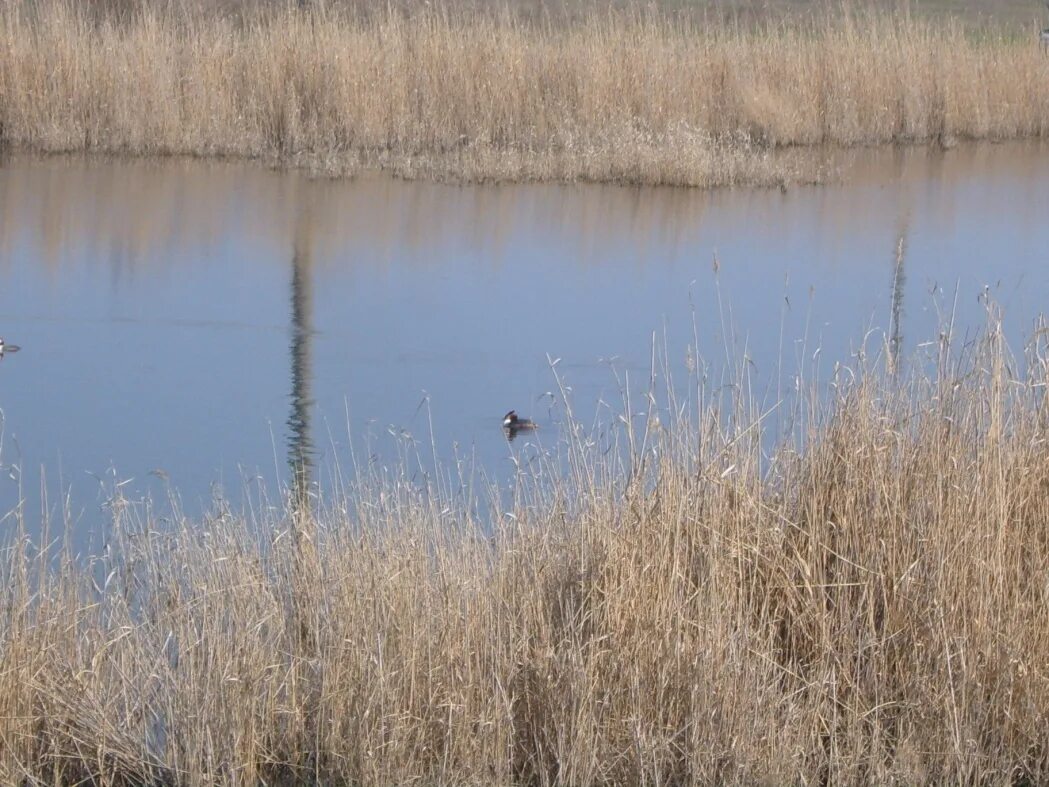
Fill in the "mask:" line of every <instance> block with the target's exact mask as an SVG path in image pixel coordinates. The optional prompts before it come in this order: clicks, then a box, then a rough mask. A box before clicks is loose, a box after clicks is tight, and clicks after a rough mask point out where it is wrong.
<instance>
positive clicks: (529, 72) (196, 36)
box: [0, 0, 1049, 185]
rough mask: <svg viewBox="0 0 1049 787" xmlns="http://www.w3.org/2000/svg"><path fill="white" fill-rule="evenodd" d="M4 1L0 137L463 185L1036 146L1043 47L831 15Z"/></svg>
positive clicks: (802, 173)
mask: <svg viewBox="0 0 1049 787" xmlns="http://www.w3.org/2000/svg"><path fill="white" fill-rule="evenodd" d="M84 7H85V6H83V5H80V4H67V3H64V2H61V0H32V1H30V0H12V1H11V2H8V3H7V4H5V5H4V6H3V9H2V10H0V141H2V142H5V143H8V144H11V145H17V146H20V147H25V148H30V149H34V150H43V151H80V150H90V151H113V152H122V153H131V154H190V155H230V156H251V157H260V158H264V159H267V160H273V161H283V162H288V163H300V164H303V163H305V164H307V165H309V166H312V167H315V168H318V169H320V170H323V171H332V172H340V171H354V170H356V169H357V168H360V167H383V168H385V169H387V170H389V171H392V172H395V173H398V174H402V175H408V176H419V175H432V176H436V177H442V178H457V179H467V180H485V179H499V180H518V179H555V180H575V179H585V180H595V181H614V182H637V183H668V184H690V185H717V184H727V183H777V182H783V181H787V180H792V179H797V178H800V179H810V178H818V177H819V176H820V172H819V169H818V166H817V164H816V163H815V162H807V161H804V160H798V159H789V158H784V157H783V156H782V155H779V153H780V152H782V151H783V150H784V149H791V148H795V147H797V146H814V145H820V144H825V143H826V144H833V145H866V144H876V143H908V142H935V143H939V144H948V145H949V144H951V143H952V142H953V141H954V140H963V139H996V140H999V139H1011V138H1016V137H1028V136H1044V135H1045V134H1046V131H1047V130H1049V58H1046V57H1044V56H1043V55H1042V53H1041V51H1040V50H1039V47H1038V45H1037V35H1036V32H1037V31H1035V32H1033V33H1032V35H1031V36H1030V37H1028V36H1022V35H1021V36H1017V35H1009V36H1006V35H999V34H996V33H994V32H988V31H987V30H981V31H980V32H979V33H973V32H966V31H965V30H964V29H963V28H962V27H961V26H960V25H959V24H952V23H950V22H948V23H943V22H935V23H934V22H931V21H927V20H923V19H920V18H917V17H912V16H907V15H892V14H886V13H880V14H860V15H850V14H847V13H838V14H833V15H830V16H827V18H826V19H825V20H823V21H812V19H809V21H806V22H796V23H791V22H789V21H787V22H779V23H775V24H771V23H770V24H769V25H768V26H766V27H762V28H754V27H750V28H746V29H744V28H742V27H736V26H732V25H729V24H726V23H722V22H711V23H709V24H708V23H704V22H703V21H702V20H701V19H699V18H696V17H692V18H689V17H679V16H673V15H671V14H669V13H661V12H658V11H653V12H620V13H594V14H591V15H588V16H584V17H583V18H576V19H571V20H569V19H562V20H557V19H548V20H547V21H545V22H544V21H542V20H541V19H540V20H536V19H531V20H529V21H522V20H521V19H519V18H517V17H515V16H514V15H513V14H511V13H509V12H505V13H481V12H479V11H476V10H475V11H474V12H473V13H467V12H464V11H462V10H460V11H455V10H422V11H417V12H414V13H407V12H400V11H389V12H382V13H372V14H367V15H365V14H351V13H349V12H342V11H335V10H325V9H324V8H323V7H321V6H316V5H311V6H310V7H309V8H308V9H305V10H303V9H297V8H289V7H285V6H282V7H281V9H280V10H269V11H266V10H261V11H260V10H255V11H250V12H247V11H246V12H245V13H244V14H243V15H240V16H236V17H228V16H227V17H224V16H222V15H219V14H205V13H203V12H196V13H194V12H189V11H181V12H180V11H174V10H171V9H170V8H168V7H164V8H160V7H158V8H155V9H151V7H150V6H148V5H147V6H146V7H145V10H140V11H136V12H133V13H128V14H125V15H122V16H114V17H107V16H105V15H103V16H102V17H101V19H99V18H95V17H92V16H89V15H88V14H87V12H86V11H84V10H83V9H84Z"/></svg>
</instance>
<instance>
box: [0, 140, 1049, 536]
mask: <svg viewBox="0 0 1049 787" xmlns="http://www.w3.org/2000/svg"><path fill="white" fill-rule="evenodd" d="M842 172H843V174H844V179H843V181H842V182H841V183H840V184H835V185H829V186H823V187H804V188H793V189H789V190H787V191H786V192H780V191H777V190H760V191H754V190H726V191H719V192H714V193H702V192H695V191H687V190H675V189H636V188H620V187H608V186H582V185H581V186H549V185H525V186H503V187H496V186H476V187H475V186H470V187H455V186H443V185H433V184H420V183H403V182H397V181H391V180H387V179H381V178H366V179H359V180H356V181H352V182H349V181H325V180H311V179H309V178H307V177H305V176H304V175H302V174H298V173H290V174H289V173H278V172H272V171H268V170H266V169H262V168H259V167H256V166H252V165H247V164H227V163H218V164H216V163H201V162H184V161H165V162H155V161H149V162H143V161H119V160H117V161H112V160H97V159H91V160H89V159H79V158H72V159H70V158H51V159H34V158H23V157H14V158H7V159H4V160H3V161H2V162H0V336H3V337H4V338H5V339H6V340H7V341H8V342H11V343H15V344H19V345H21V347H22V351H21V352H19V353H17V354H12V355H7V356H6V357H5V358H4V359H3V360H2V361H0V410H2V412H3V434H2V438H3V443H2V446H0V463H2V464H3V472H2V473H0V511H8V510H10V509H11V508H13V507H14V506H15V505H16V503H17V501H18V499H19V486H20V485H21V488H22V490H23V494H24V496H25V497H26V499H27V506H28V508H27V510H31V511H34V512H36V515H37V516H38V514H39V508H40V505H39V503H37V502H35V501H37V500H39V499H40V497H41V488H42V487H43V488H44V489H46V490H47V492H48V496H49V503H48V504H47V505H49V506H50V507H52V508H53V507H55V506H56V505H57V500H58V498H59V497H60V493H68V496H69V500H70V501H71V503H72V505H71V510H72V512H73V516H74V518H76V519H78V520H79V521H80V522H82V523H90V522H93V521H97V520H98V519H99V518H100V517H102V516H103V515H102V514H101V513H100V511H99V507H100V503H101V501H102V500H104V497H105V495H104V493H103V492H102V491H101V487H100V484H99V481H98V480H96V479H97V478H103V479H110V482H111V481H112V480H113V479H116V480H119V481H124V480H128V484H127V485H126V486H125V487H124V492H125V493H126V494H127V495H128V496H129V497H132V498H141V497H143V496H146V495H153V496H160V497H163V496H164V495H166V490H167V489H168V488H169V487H168V484H170V487H171V488H174V489H177V490H178V491H179V493H180V495H181V498H182V500H183V503H184V505H185V508H186V510H187V511H188V512H189V513H191V514H192V513H194V512H197V511H200V510H201V509H202V507H204V506H206V505H207V502H208V501H209V500H210V499H211V496H212V494H213V489H214V485H215V484H219V485H221V486H222V487H223V488H224V489H225V490H226V493H227V494H228V495H229V496H231V497H234V498H235V497H236V495H237V494H239V490H243V489H244V487H245V479H254V478H256V477H258V478H261V479H262V480H263V481H264V482H265V483H266V484H267V485H269V486H270V487H272V488H277V487H279V485H280V484H281V483H284V482H286V481H287V475H288V474H287V467H288V463H289V459H290V460H291V461H295V458H296V457H297V456H300V455H303V454H304V455H308V456H309V457H311V458H312V459H313V461H315V463H316V473H317V475H318V477H320V478H321V479H322V481H323V479H324V478H325V477H327V476H328V475H330V473H331V472H332V468H333V467H335V466H336V464H342V465H343V466H344V472H345V465H346V463H347V462H348V457H349V450H348V446H349V445H350V442H351V441H350V438H349V435H353V443H354V444H355V445H356V444H357V442H358V441H361V442H362V444H364V443H366V444H368V447H367V448H366V451H367V452H368V453H369V454H371V455H374V456H375V457H376V458H377V459H378V460H379V461H392V460H394V459H395V458H396V456H397V446H398V444H401V445H403V444H404V441H405V440H407V437H406V435H409V434H410V435H412V436H414V437H415V438H417V439H419V440H421V441H423V442H424V443H425V444H426V445H427V451H429V442H430V437H429V434H430V414H431V413H432V421H433V429H434V433H435V437H436V443H437V446H438V451H439V453H440V455H441V456H442V457H444V458H450V457H452V456H454V455H456V453H458V455H461V456H471V457H474V459H475V461H476V464H477V466H479V467H480V468H481V469H482V470H483V471H484V472H485V473H487V474H489V475H490V476H491V477H493V478H496V479H498V478H501V477H505V475H504V474H505V473H506V472H507V471H508V468H509V466H510V457H511V455H512V453H513V452H514V451H519V450H524V449H523V448H522V444H523V443H524V442H525V441H521V440H518V441H517V442H516V443H514V444H513V445H508V444H507V442H506V440H505V439H504V437H503V435H502V432H501V429H500V427H499V423H500V419H501V416H502V414H503V413H504V412H505V411H507V410H509V409H511V408H515V409H517V410H518V411H519V412H520V413H521V414H522V415H531V416H534V417H536V418H537V419H538V420H540V421H542V420H543V419H544V418H549V417H552V416H551V415H550V413H549V402H550V399H549V397H544V393H546V392H548V391H550V390H552V389H554V387H555V383H554V379H553V376H552V374H551V371H550V367H549V365H548V360H547V359H548V355H549V356H550V357H552V358H560V359H561V361H560V363H559V365H558V367H557V368H558V370H559V372H560V373H561V374H562V375H563V376H564V379H565V381H566V382H567V383H568V384H569V385H571V386H572V389H573V396H574V398H575V400H576V402H577V404H578V406H579V407H580V408H581V410H582V411H583V412H584V414H589V413H592V412H593V411H594V408H595V406H596V405H597V403H598V402H599V401H601V400H602V399H604V400H605V401H616V402H618V401H619V393H618V389H619V385H618V383H617V379H616V375H615V372H616V371H618V372H619V374H620V375H622V374H624V373H625V372H629V373H630V374H631V375H632V376H633V377H632V379H633V380H636V381H638V383H639V384H642V383H644V382H645V381H646V380H647V369H648V366H649V356H650V351H651V346H652V336H653V333H654V332H655V333H657V334H658V335H659V336H660V337H661V339H662V337H663V336H665V337H666V340H667V343H668V356H669V358H670V360H671V364H672V365H673V364H677V365H678V366H679V367H680V370H681V375H682V377H684V376H685V366H686V357H687V355H688V350H687V348H688V346H689V345H690V344H691V343H692V341H693V338H692V337H693V314H694V315H695V325H696V328H697V334H698V337H699V353H700V356H701V357H702V358H703V359H704V360H705V361H707V362H708V363H709V364H711V366H712V367H716V366H717V364H718V363H721V362H723V361H724V359H725V357H726V354H728V355H730V356H732V357H735V358H740V357H742V356H743V355H744V354H745V355H746V356H747V357H748V358H750V359H751V361H752V367H751V368H752V371H753V374H754V376H755V380H756V381H757V382H758V383H759V384H762V385H768V386H770V388H771V387H772V386H774V385H775V384H776V381H778V380H780V379H781V374H780V371H779V370H780V369H781V367H782V368H785V369H788V370H789V369H793V368H794V367H795V366H796V364H797V362H798V360H799V358H801V357H802V356H803V355H804V356H805V357H806V358H809V359H810V360H811V354H812V352H813V351H814V350H815V349H816V348H819V350H820V352H819V357H820V363H821V364H824V365H829V364H833V363H834V362H835V361H841V362H849V360H850V358H851V356H852V353H853V351H854V350H855V348H856V347H857V346H858V345H859V344H860V342H861V340H862V339H863V336H864V335H865V334H866V333H867V332H868V331H870V330H872V329H874V330H877V331H881V330H886V329H888V328H889V326H890V322H891V300H892V299H891V294H892V290H893V283H894V281H895V280H896V278H897V275H896V266H895V255H896V247H897V243H898V240H899V239H900V238H901V237H902V238H903V239H904V241H905V246H906V257H905V259H906V264H905V271H904V272H905V277H904V278H903V280H902V281H903V296H904V297H903V303H904V311H903V319H902V323H901V333H902V337H903V345H904V346H903V352H904V353H906V352H908V351H909V350H913V347H914V346H915V344H916V343H917V342H918V341H921V340H925V339H929V338H932V337H934V336H935V335H936V330H937V324H938V320H939V319H940V317H939V316H938V312H937V308H938V307H939V309H941V310H942V309H947V310H950V308H951V307H952V304H953V302H954V297H955V291H956V290H957V302H958V313H959V319H960V322H961V324H962V325H963V326H966V327H969V328H972V327H975V326H978V325H979V323H980V321H981V319H982V314H983V307H982V306H981V305H980V304H979V303H978V302H977V296H978V295H979V294H980V292H981V291H982V290H983V288H984V287H985V286H989V287H990V291H991V294H992V295H993V297H994V298H995V299H996V300H997V301H998V302H1000V303H1001V304H1002V305H1003V307H1004V309H1005V313H1006V318H1007V328H1008V331H1009V334H1010V337H1011V338H1012V339H1013V341H1014V342H1017V343H1018V342H1020V341H1022V338H1023V336H1024V335H1026V334H1027V333H1029V332H1030V329H1031V325H1032V322H1033V320H1034V318H1035V317H1036V316H1037V315H1038V314H1039V313H1040V312H1042V311H1044V310H1045V309H1046V306H1047V304H1049V221H1047V216H1049V212H1047V211H1049V148H1047V147H1045V146H1040V145H1028V144H1019V145H1000V146H979V147H961V148H956V149H954V150H951V151H948V152H945V153H944V152H926V151H919V150H912V151H892V152H885V151H868V152H862V153H860V154H857V155H854V156H851V157H850V158H848V159H847V160H845V161H844V163H843V169H842ZM715 259H716V260H717V268H718V272H717V274H716V275H715V272H714V268H715V265H714V260H715ZM719 303H720V307H719ZM781 357H782V362H781V360H780V359H781ZM424 403H425V404H424ZM420 405H423V406H420ZM391 433H392V434H397V435H400V437H398V438H394V437H392V436H390V435H391ZM248 483H249V484H250V483H254V482H252V481H250V480H249V481H248ZM10 526H11V520H10V519H7V520H5V521H4V522H3V523H0V530H6V529H7V528H9V527H10ZM83 526H85V527H86V526H88V525H86V524H84V525H83Z"/></svg>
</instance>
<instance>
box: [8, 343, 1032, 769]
mask: <svg viewBox="0 0 1049 787" xmlns="http://www.w3.org/2000/svg"><path fill="white" fill-rule="evenodd" d="M1044 349H1045V348H1044V343H1042V344H1041V345H1039V347H1037V348H1035V351H1034V352H1032V353H1031V355H1030V357H1029V358H1028V361H1029V362H1030V363H1029V365H1028V367H1027V368H1028V369H1029V372H1028V375H1027V376H1026V377H1022V378H1021V377H1017V376H1016V375H1015V373H1014V372H1012V371H1011V366H1012V364H1011V361H1010V359H1009V356H1008V355H1007V354H1006V352H1005V350H1004V349H1003V347H1002V346H1001V337H1000V335H999V333H998V332H997V329H995V328H993V327H992V329H991V332H990V334H989V335H988V336H987V337H986V338H985V340H984V342H983V343H982V344H980V345H979V347H978V348H977V349H976V350H971V351H968V354H967V355H966V356H965V358H964V359H963V360H961V361H957V360H954V361H951V360H947V359H944V360H943V362H942V363H940V372H939V373H938V375H937V376H935V377H934V378H932V379H928V380H924V381H918V382H916V383H914V384H913V385H904V386H902V387H900V388H897V387H896V385H895V384H894V383H891V382H885V381H884V380H882V378H880V377H878V376H877V375H873V376H870V377H861V378H860V379H859V381H854V382H851V383H850V382H849V379H850V378H849V376H848V375H846V374H844V373H843V374H841V375H840V376H839V377H838V378H837V384H836V385H835V386H832V387H831V389H830V398H829V399H825V400H823V403H822V404H821V403H820V402H819V401H818V400H807V401H802V402H800V403H799V406H798V407H794V408H791V407H789V406H787V405H783V409H782V410H781V411H780V412H779V413H777V417H781V418H784V419H788V420H789V419H790V418H792V417H793V418H796V419H801V420H796V421H795V425H796V427H797V428H796V431H795V434H797V435H799V436H800V437H803V440H801V441H800V442H794V441H788V443H787V445H786V446H784V447H783V448H782V450H781V451H780V452H779V453H778V454H777V455H776V458H775V459H773V460H771V461H770V460H768V459H762V445H763V444H764V445H766V446H767V445H768V443H767V441H763V440H762V439H761V438H760V431H761V425H760V424H758V423H757V422H755V421H754V420H753V419H751V418H749V417H748V413H751V412H753V410H752V405H751V404H747V403H746V402H745V401H741V400H740V399H739V398H736V397H735V396H732V397H729V398H732V399H733V400H734V404H730V405H728V409H727V410H726V409H725V408H721V407H717V406H714V405H713V404H711V403H708V404H703V403H702V401H698V402H697V401H693V402H692V403H691V404H688V403H686V402H681V401H677V402H676V406H677V407H680V408H681V409H682V410H683V411H686V412H687V411H690V410H691V411H692V412H694V413H696V415H694V416H692V417H690V418H689V417H686V418H685V419H683V420H678V419H675V418H668V417H667V416H666V414H665V412H664V414H663V416H662V419H663V423H657V420H656V417H655V413H656V412H658V411H653V413H652V414H651V415H650V417H649V418H647V419H645V418H639V419H633V420H632V421H629V422H631V423H633V427H631V428H630V429H628V428H627V427H621V429H622V431H621V432H619V435H620V437H619V439H620V445H621V446H622V447H626V446H631V447H632V448H631V450H630V451H629V452H626V453H624V452H623V451H615V450H613V451H611V452H607V451H605V450H604V446H601V447H599V448H597V449H595V448H593V447H588V445H587V442H586V436H585V435H584V434H583V433H582V432H581V431H577V430H578V429H579V427H576V429H575V430H573V429H568V430H566V431H565V432H564V434H573V435H574V437H572V438H571V439H570V441H569V442H570V445H569V446H568V453H569V461H568V464H567V467H568V468H569V470H568V472H567V473H566V474H564V475H561V476H559V477H558V476H549V475H546V474H545V473H544V475H543V477H541V478H537V477H531V480H529V481H527V482H526V483H525V486H524V487H523V489H522V494H521V495H520V496H519V497H518V499H517V501H516V502H515V503H513V504H510V505H509V512H510V513H512V514H513V518H510V517H509V516H507V515H506V514H504V513H502V511H504V510H506V507H505V506H504V507H503V508H500V509H498V510H497V512H496V514H495V515H494V516H495V519H494V524H493V527H492V530H491V531H490V532H488V533H483V532H481V531H480V530H479V529H478V528H477V527H475V525H474V523H472V522H471V518H470V515H469V513H468V512H466V511H465V509H464V508H463V506H462V505H461V504H460V503H456V502H455V499H454V498H455V494H450V490H449V489H447V488H445V489H444V490H443V491H441V489H439V488H438V485H430V486H429V488H426V487H425V485H423V484H422V482H419V481H414V482H413V481H411V479H409V477H408V476H407V475H405V476H397V475H392V476H389V477H385V478H377V477H375V476H373V475H370V474H369V473H367V472H365V476H367V478H366V479H365V481H364V482H363V488H360V489H357V490H356V491H354V492H352V493H350V494H349V495H348V496H347V497H346V498H345V499H342V500H338V501H335V502H334V504H333V505H332V506H330V507H329V508H325V509H320V510H318V511H317V512H316V513H315V516H314V517H313V518H312V519H310V521H309V522H304V521H303V520H302V519H301V518H297V517H296V516H294V514H293V513H291V512H289V513H286V514H284V515H280V514H278V515H277V518H275V519H267V518H266V517H265V516H261V517H258V519H259V520H261V521H257V522H256V524H254V525H253V524H251V523H250V522H249V521H248V520H247V519H246V518H245V517H243V516H238V515H233V514H231V513H229V512H218V513H216V514H215V515H214V516H213V517H211V518H209V519H207V520H206V521H204V522H202V523H199V524H194V523H186V524H182V525H176V526H174V527H173V528H172V527H171V526H170V525H169V526H166V527H165V526H163V525H161V524H158V523H157V522H155V521H153V520H151V519H150V518H149V517H148V516H145V515H142V513H141V510H140V509H135V508H132V507H129V506H127V504H126V503H124V502H123V501H121V500H120V499H119V498H116V499H115V500H114V505H115V508H114V518H115V521H116V523H117V525H118V532H117V534H116V537H115V541H114V550H113V552H111V553H110V554H108V555H100V556H99V557H97V558H94V559H90V558H83V557H82V558H81V559H80V560H78V561H72V560H70V561H68V562H65V563H63V564H61V565H57V564H54V563H51V564H49V563H47V562H45V561H39V560H36V559H34V557H33V553H32V550H30V549H29V547H28V546H27V543H26V542H18V543H16V544H15V545H14V547H13V548H12V549H11V550H10V551H8V552H7V554H6V557H5V558H4V560H3V578H4V583H3V586H2V588H0V781H3V783H5V784H15V783H34V784H35V783H48V784H74V783H84V781H83V780H86V779H94V780H95V781H93V782H91V783H95V784H103V785H108V784H121V785H129V784H136V785H138V784H148V783H167V784H180V785H181V784H184V785H215V784H260V783H266V784H291V783H309V784H362V785H373V784H391V785H392V784H407V783H420V784H503V785H509V784H564V785H594V784H642V783H644V784H733V783H737V784H755V783H772V784H804V783H814V782H820V783H832V784H886V783H900V784H930V783H966V784H969V783H986V784H1001V783H1030V784H1038V783H1044V782H1045V781H1046V780H1047V779H1049V755H1047V752H1049V616H1047V615H1046V614H1045V609H1046V604H1047V603H1049V419H1047V418H1046V405H1045V401H1044V390H1045V383H1046V366H1045V364H1044V363H1043V362H1042V361H1041V360H1039V359H1040V358H1043V357H1044V352H1041V351H1044ZM1039 350H1041V351H1039ZM851 379H855V378H851ZM740 382H744V383H745V379H743V378H741V380H740ZM738 390H740V391H745V390H746V385H743V386H741V387H740V388H739V389H738ZM672 406H673V405H672ZM636 409H637V408H636V407H635V408H634V410H635V411H636ZM791 412H793V413H794V415H793V416H791V415H790V414H791ZM765 423H768V422H765ZM634 430H636V431H634ZM623 456H625V457H626V460H625V461H623V462H622V463H621V462H620V461H619V460H618V459H616V457H623ZM546 469H547V470H549V469H550V468H546ZM554 478H559V480H554ZM369 479H370V480H369ZM451 491H452V492H454V493H458V490H457V489H454V488H453V489H452V490H451ZM293 499H294V498H293ZM136 511H138V512H139V513H136ZM292 529H294V530H296V531H297V533H298V534H299V537H298V538H295V537H293V535H294V534H293V533H291V532H290V531H291V530H292ZM305 536H308V537H309V539H310V540H306V538H305Z"/></svg>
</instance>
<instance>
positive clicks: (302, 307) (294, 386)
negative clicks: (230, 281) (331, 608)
mask: <svg viewBox="0 0 1049 787" xmlns="http://www.w3.org/2000/svg"><path fill="white" fill-rule="evenodd" d="M303 218H304V217H303V216H302V214H301V213H300V215H299V217H298V219H297V220H296V222H295V240H294V248H293V250H292V258H291V414H290V415H289V416H288V467H289V469H290V470H291V493H292V503H293V505H294V508H295V511H296V512H298V513H308V512H309V510H310V491H311V486H312V484H313V465H314V449H313V441H312V439H311V438H310V410H311V408H312V407H313V398H312V396H311V389H312V383H313V362H312V354H311V346H310V344H311V339H312V337H313V284H312V277H311V275H310V268H311V265H312V256H313V255H312V249H311V246H310V238H309V231H308V226H309V222H308V221H304V220H303Z"/></svg>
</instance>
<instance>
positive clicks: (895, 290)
mask: <svg viewBox="0 0 1049 787" xmlns="http://www.w3.org/2000/svg"><path fill="white" fill-rule="evenodd" d="M907 230H908V222H907V220H906V219H905V220H904V221H903V225H902V226H901V227H900V234H899V236H898V239H897V241H896V259H895V261H894V264H893V271H892V315H891V319H890V326H889V371H890V372H891V374H892V375H893V377H899V375H900V366H901V363H902V362H901V359H900V353H901V352H903V327H902V322H903V290H904V287H905V286H906V284H907V272H906V270H905V269H904V260H905V259H906V257H907Z"/></svg>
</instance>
